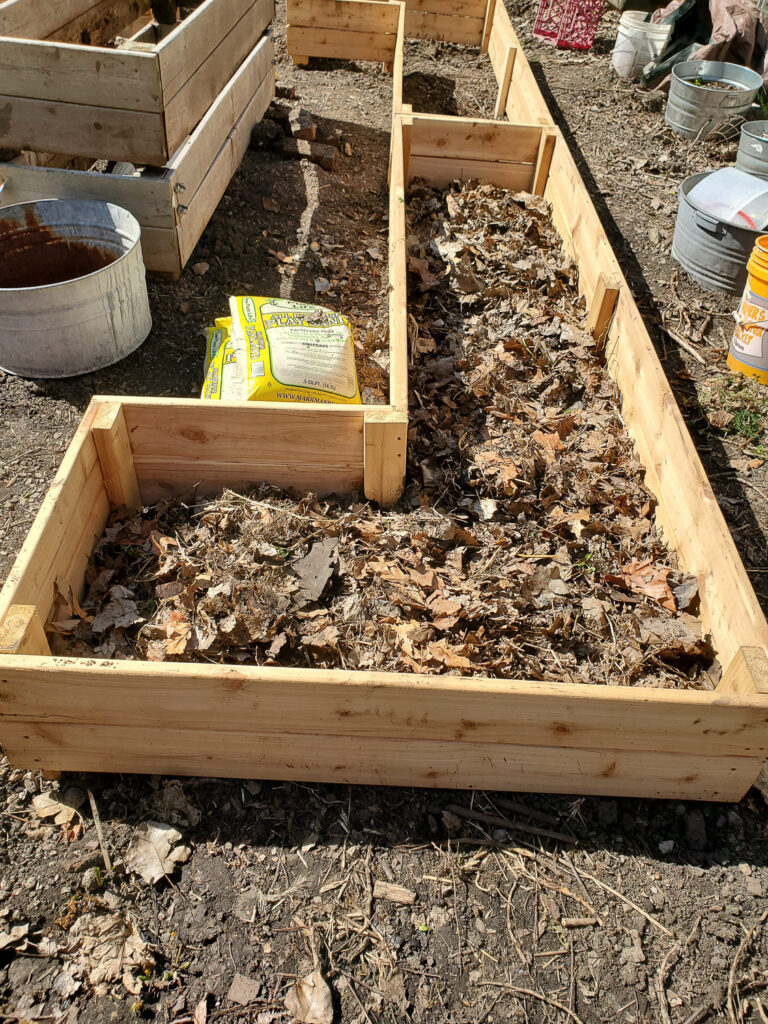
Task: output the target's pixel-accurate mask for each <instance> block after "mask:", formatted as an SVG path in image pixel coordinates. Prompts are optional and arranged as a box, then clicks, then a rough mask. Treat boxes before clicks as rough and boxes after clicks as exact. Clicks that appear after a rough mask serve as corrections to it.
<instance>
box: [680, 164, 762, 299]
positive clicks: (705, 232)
mask: <svg viewBox="0 0 768 1024" xmlns="http://www.w3.org/2000/svg"><path fill="white" fill-rule="evenodd" d="M711 173H712V172H711V171H704V172H703V173H702V174H692V175H691V177H690V178H686V179H685V181H684V182H683V183H682V185H681V186H680V191H679V193H678V207H677V220H676V221H675V234H674V238H673V239H672V256H673V258H674V259H676V260H677V262H678V263H679V264H680V266H681V267H682V268H683V269H684V270H685V271H686V273H687V274H689V275H690V276H691V277H692V278H693V280H694V281H696V282H697V283H698V284H700V285H701V287H702V288H706V289H707V290H708V291H720V292H727V293H728V294H729V295H741V293H742V291H743V290H744V285H745V284H746V281H747V260H748V259H749V255H750V253H751V252H752V248H753V246H754V244H755V242H756V240H757V239H758V238H759V237H760V235H761V234H762V233H763V232H761V231H750V229H749V228H737V227H733V225H731V224H725V223H724V222H723V221H721V220H718V219H717V218H716V217H713V216H712V214H710V213H706V212H705V211H704V210H700V209H699V208H698V207H696V206H695V205H694V204H693V203H692V202H691V200H690V198H689V196H688V193H689V192H690V191H691V189H692V188H694V186H696V185H698V183H699V182H700V181H701V180H702V178H706V176H707V175H708V174H711Z"/></svg>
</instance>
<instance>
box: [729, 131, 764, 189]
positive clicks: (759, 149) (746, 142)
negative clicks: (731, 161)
mask: <svg viewBox="0 0 768 1024" xmlns="http://www.w3.org/2000/svg"><path fill="white" fill-rule="evenodd" d="M736 166H737V167H738V168H739V170H741V171H747V173H748V174H758V175H760V176H761V177H763V178H764V177H768V121H747V122H746V123H745V124H743V125H742V126H741V138H740V139H739V151H738V153H737V154H736Z"/></svg>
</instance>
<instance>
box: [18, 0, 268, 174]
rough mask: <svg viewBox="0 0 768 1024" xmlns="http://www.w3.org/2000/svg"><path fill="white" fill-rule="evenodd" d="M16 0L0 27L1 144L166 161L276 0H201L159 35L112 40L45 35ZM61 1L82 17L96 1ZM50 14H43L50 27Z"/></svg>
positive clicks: (24, 1)
mask: <svg viewBox="0 0 768 1024" xmlns="http://www.w3.org/2000/svg"><path fill="white" fill-rule="evenodd" d="M18 2H19V3H21V4H23V5H24V4H26V5H27V7H28V8H32V9H37V7H38V4H37V2H35V3H34V4H33V3H32V0H18ZM16 3H17V0H8V2H7V3H6V4H2V5H0V32H2V31H6V32H8V33H10V34H9V35H7V36H1V35H0V65H2V66H3V67H4V69H5V71H6V74H5V76H4V77H3V88H4V90H5V93H4V94H3V95H0V107H2V109H3V110H4V112H5V116H4V119H3V126H2V133H0V145H2V146H3V147H4V148H18V149H29V150H40V151H46V152H55V153H60V154H62V155H65V156H91V157H93V156H97V157H100V158H106V159H114V160H130V161H132V162H133V163H137V164H147V165H150V166H162V165H163V164H165V162H166V161H167V160H168V159H169V158H170V157H171V155H172V154H173V153H174V151H175V150H176V148H178V146H179V145H180V144H181V143H182V142H183V140H184V138H186V136H187V135H188V134H189V133H190V132H191V131H192V130H193V129H194V127H195V125H196V124H197V123H198V121H199V120H200V118H201V117H202V116H203V114H204V113H205V111H206V110H207V109H208V107H209V106H210V105H211V103H212V102H213V100H214V99H215V97H216V96H217V95H218V93H219V92H220V91H221V89H222V88H223V87H224V85H225V84H226V83H227V82H228V81H229V80H230V78H231V77H232V75H233V74H234V72H235V71H236V70H237V68H238V66H239V65H240V63H241V62H242V60H243V59H244V58H245V56H246V55H247V53H248V52H249V51H250V50H251V49H252V47H253V46H255V44H256V43H257V41H258V39H259V37H260V36H261V34H262V33H263V31H264V30H265V29H266V28H267V26H268V25H269V23H270V21H271V20H272V17H273V13H274V2H273V0H205V2H204V3H203V4H202V5H201V6H200V7H199V8H198V9H197V10H196V11H195V12H194V14H192V15H191V16H190V17H189V18H187V19H186V20H184V21H182V22H180V23H179V24H178V25H177V26H176V28H175V29H174V30H173V31H172V32H171V33H170V34H169V35H168V36H167V37H166V38H165V39H164V40H162V42H160V43H158V44H157V45H155V46H151V47H147V48H146V49H133V48H128V49H110V48H107V47H104V46H82V45H78V44H74V43H67V42H54V41H50V40H46V39H41V38H39V36H40V35H42V34H43V33H42V32H41V31H40V27H36V24H35V22H32V21H30V19H29V18H28V17H26V16H24V14H23V12H22V10H21V9H19V8H17V6H16ZM52 6H54V5H48V7H49V8H50V7H52ZM55 6H56V7H57V9H58V8H67V7H69V12H68V13H71V12H72V11H78V12H79V13H80V14H81V15H82V16H83V17H85V16H86V15H87V13H88V11H94V10H96V8H97V6H98V5H94V4H93V2H92V0H91V3H90V4H89V5H87V6H85V9H84V5H83V4H82V3H79V4H77V5H73V4H59V5H55ZM66 13H67V12H65V10H63V9H62V10H61V12H60V16H61V17H65V14H66ZM52 23H53V22H52V21H51V20H46V18H45V17H44V16H41V18H40V19H39V26H41V27H42V28H44V29H48V28H50V27H51V25H52ZM22 32H32V33H33V38H28V39H27V38H22V36H21V33H22ZM46 34H50V33H46Z"/></svg>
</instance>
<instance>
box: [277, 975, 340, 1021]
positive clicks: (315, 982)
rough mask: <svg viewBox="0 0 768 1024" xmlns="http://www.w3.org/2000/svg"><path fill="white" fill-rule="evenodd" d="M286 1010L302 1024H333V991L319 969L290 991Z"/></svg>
mask: <svg viewBox="0 0 768 1024" xmlns="http://www.w3.org/2000/svg"><path fill="white" fill-rule="evenodd" d="M285 1008H286V1010H287V1011H288V1012H289V1013H291V1014H293V1016H294V1018H295V1019H296V1020H297V1021H299V1022H300V1024H333V999H332V996H331V990H330V988H329V987H328V985H327V984H326V981H325V979H324V978H323V976H322V974H321V973H320V968H319V967H317V968H315V970H314V971H312V973H311V974H307V975H306V976H305V977H304V978H299V980H298V981H297V982H296V983H295V984H294V985H293V986H292V987H291V988H290V989H289V990H288V994H287V995H286V997H285Z"/></svg>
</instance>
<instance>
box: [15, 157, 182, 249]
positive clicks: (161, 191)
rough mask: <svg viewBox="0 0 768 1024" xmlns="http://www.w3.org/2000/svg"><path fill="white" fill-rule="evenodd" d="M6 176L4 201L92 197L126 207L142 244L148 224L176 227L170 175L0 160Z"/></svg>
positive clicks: (157, 226)
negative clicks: (139, 231) (138, 226)
mask: <svg viewBox="0 0 768 1024" xmlns="http://www.w3.org/2000/svg"><path fill="white" fill-rule="evenodd" d="M0 178H3V179H5V188H4V190H3V201H4V202H5V203H28V202H32V201H34V200H36V199H95V200H101V201H103V202H110V203H117V204H118V206H123V207H125V209H126V210H129V211H130V212H131V213H132V214H133V215H134V217H135V218H136V219H137V220H138V222H139V224H141V228H142V245H143V246H144V248H145V249H146V245H144V243H145V240H146V229H147V228H164V229H167V230H171V231H172V230H175V216H174V212H173V192H172V180H171V179H172V175H171V173H169V172H166V173H165V174H162V175H158V176H144V175H143V176H141V177H138V178H134V177H129V176H127V175H120V174H101V173H99V172H97V171H70V170H66V169H61V168H58V167H30V166H27V165H24V164H15V163H10V164H0Z"/></svg>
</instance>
